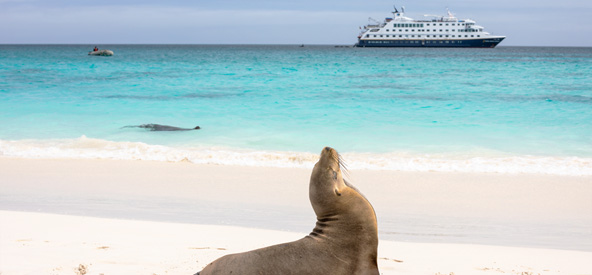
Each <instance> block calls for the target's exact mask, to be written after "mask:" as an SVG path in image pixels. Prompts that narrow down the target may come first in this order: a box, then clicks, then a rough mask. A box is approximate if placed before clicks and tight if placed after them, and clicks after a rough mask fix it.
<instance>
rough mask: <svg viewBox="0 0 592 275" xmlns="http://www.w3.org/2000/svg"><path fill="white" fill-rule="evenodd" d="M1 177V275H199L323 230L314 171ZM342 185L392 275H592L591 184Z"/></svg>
mask: <svg viewBox="0 0 592 275" xmlns="http://www.w3.org/2000/svg"><path fill="white" fill-rule="evenodd" d="M346 161H347V160H346ZM0 167H2V168H3V169H1V170H0V223H1V224H2V225H3V226H2V228H1V229H0V259H1V260H0V272H1V273H2V274H21V273H41V274H47V273H52V274H72V272H76V269H78V268H84V269H86V270H87V274H100V273H104V274H112V273H127V274H153V273H156V274H161V273H165V272H167V273H170V274H193V273H195V272H197V271H198V270H199V269H201V268H202V267H203V266H205V265H206V264H207V263H209V262H211V261H212V260H214V259H216V258H218V257H220V256H222V255H225V254H228V253H234V252H241V251H247V250H252V249H256V248H259V247H264V246H267V245H271V244H277V243H281V242H287V241H294V240H297V239H300V238H302V237H303V236H305V235H307V234H308V233H309V232H310V230H312V228H313V227H314V223H315V216H314V212H313V211H312V208H311V206H310V202H309V200H308V184H309V177H310V173H311V170H310V169H303V168H272V167H244V166H225V165H203V164H192V163H187V162H161V161H123V160H77V159H18V158H6V157H0ZM346 178H347V179H348V180H349V181H350V182H351V183H352V184H353V185H354V186H356V187H357V188H358V189H359V190H360V191H361V192H362V193H363V194H364V195H365V196H366V197H367V198H368V199H369V201H370V202H371V203H372V205H373V206H374V209H375V212H376V214H377V219H378V230H379V239H380V244H379V260H378V261H379V267H380V271H381V273H382V274H451V273H453V272H454V274H479V273H483V274H489V273H491V272H496V273H501V272H504V273H507V274H524V273H523V272H532V274H556V273H557V272H561V273H564V274H592V264H590V263H588V262H589V261H588V259H589V258H590V257H592V234H591V233H590V231H589V229H590V228H592V217H590V215H589V213H590V212H592V205H590V200H589V198H590V197H592V177H586V176H557V175H555V176H553V175H508V174H488V173H444V172H396V171H374V170H357V169H351V167H350V169H349V170H348V173H347V175H346ZM155 247H156V248H157V249H154V248H155ZM219 248H220V249H219ZM31 259H35V260H31ZM24 261H26V263H25V262H24Z"/></svg>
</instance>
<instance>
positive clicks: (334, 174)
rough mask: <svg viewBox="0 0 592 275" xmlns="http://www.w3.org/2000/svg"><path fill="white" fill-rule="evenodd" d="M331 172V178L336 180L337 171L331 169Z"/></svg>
mask: <svg viewBox="0 0 592 275" xmlns="http://www.w3.org/2000/svg"><path fill="white" fill-rule="evenodd" d="M332 172H333V179H334V180H337V172H335V171H332Z"/></svg>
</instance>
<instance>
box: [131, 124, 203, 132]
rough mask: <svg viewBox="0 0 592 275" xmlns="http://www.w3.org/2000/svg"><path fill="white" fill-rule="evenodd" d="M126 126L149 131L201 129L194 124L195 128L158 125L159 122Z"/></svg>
mask: <svg viewBox="0 0 592 275" xmlns="http://www.w3.org/2000/svg"><path fill="white" fill-rule="evenodd" d="M126 127H138V128H146V129H149V130H150V131H191V130H199V129H201V128H200V127H199V126H195V128H193V129H191V128H179V127H175V126H168V125H160V124H142V125H138V126H126Z"/></svg>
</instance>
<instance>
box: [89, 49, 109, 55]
mask: <svg viewBox="0 0 592 275" xmlns="http://www.w3.org/2000/svg"><path fill="white" fill-rule="evenodd" d="M88 55H99V56H112V55H113V51H110V50H100V51H90V52H88Z"/></svg>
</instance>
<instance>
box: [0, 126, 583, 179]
mask: <svg viewBox="0 0 592 275" xmlns="http://www.w3.org/2000/svg"><path fill="white" fill-rule="evenodd" d="M319 150H320V148H319ZM0 156H5V157H18V158H43V159H48V158H51V159H55V158H58V159H59V158H68V159H115V160H151V161H168V162H180V161H189V162H192V163H197V164H219V165H241V166H265V167H299V168H312V167H313V166H314V164H315V162H316V161H317V160H318V154H314V153H306V152H280V151H253V150H243V149H229V148H212V147H209V148H196V147H194V148H174V147H167V146H162V145H150V144H146V143H141V142H114V141H108V140H101V139H93V138H87V137H85V136H82V137H80V138H77V139H60V140H18V141H6V140H0ZM342 157H343V159H344V160H345V161H346V163H347V166H348V167H349V168H350V169H369V170H393V171H439V172H486V173H508V174H520V173H534V174H550V175H571V176H589V175H592V158H582V157H540V156H511V155H502V154H499V153H497V154H491V153H483V152H481V153H479V154H476V153H473V154H471V155H444V154H440V155H435V154H432V155H430V154H424V155H420V154H410V153H380V154H375V153H372V154H371V153H343V154H342Z"/></svg>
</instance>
